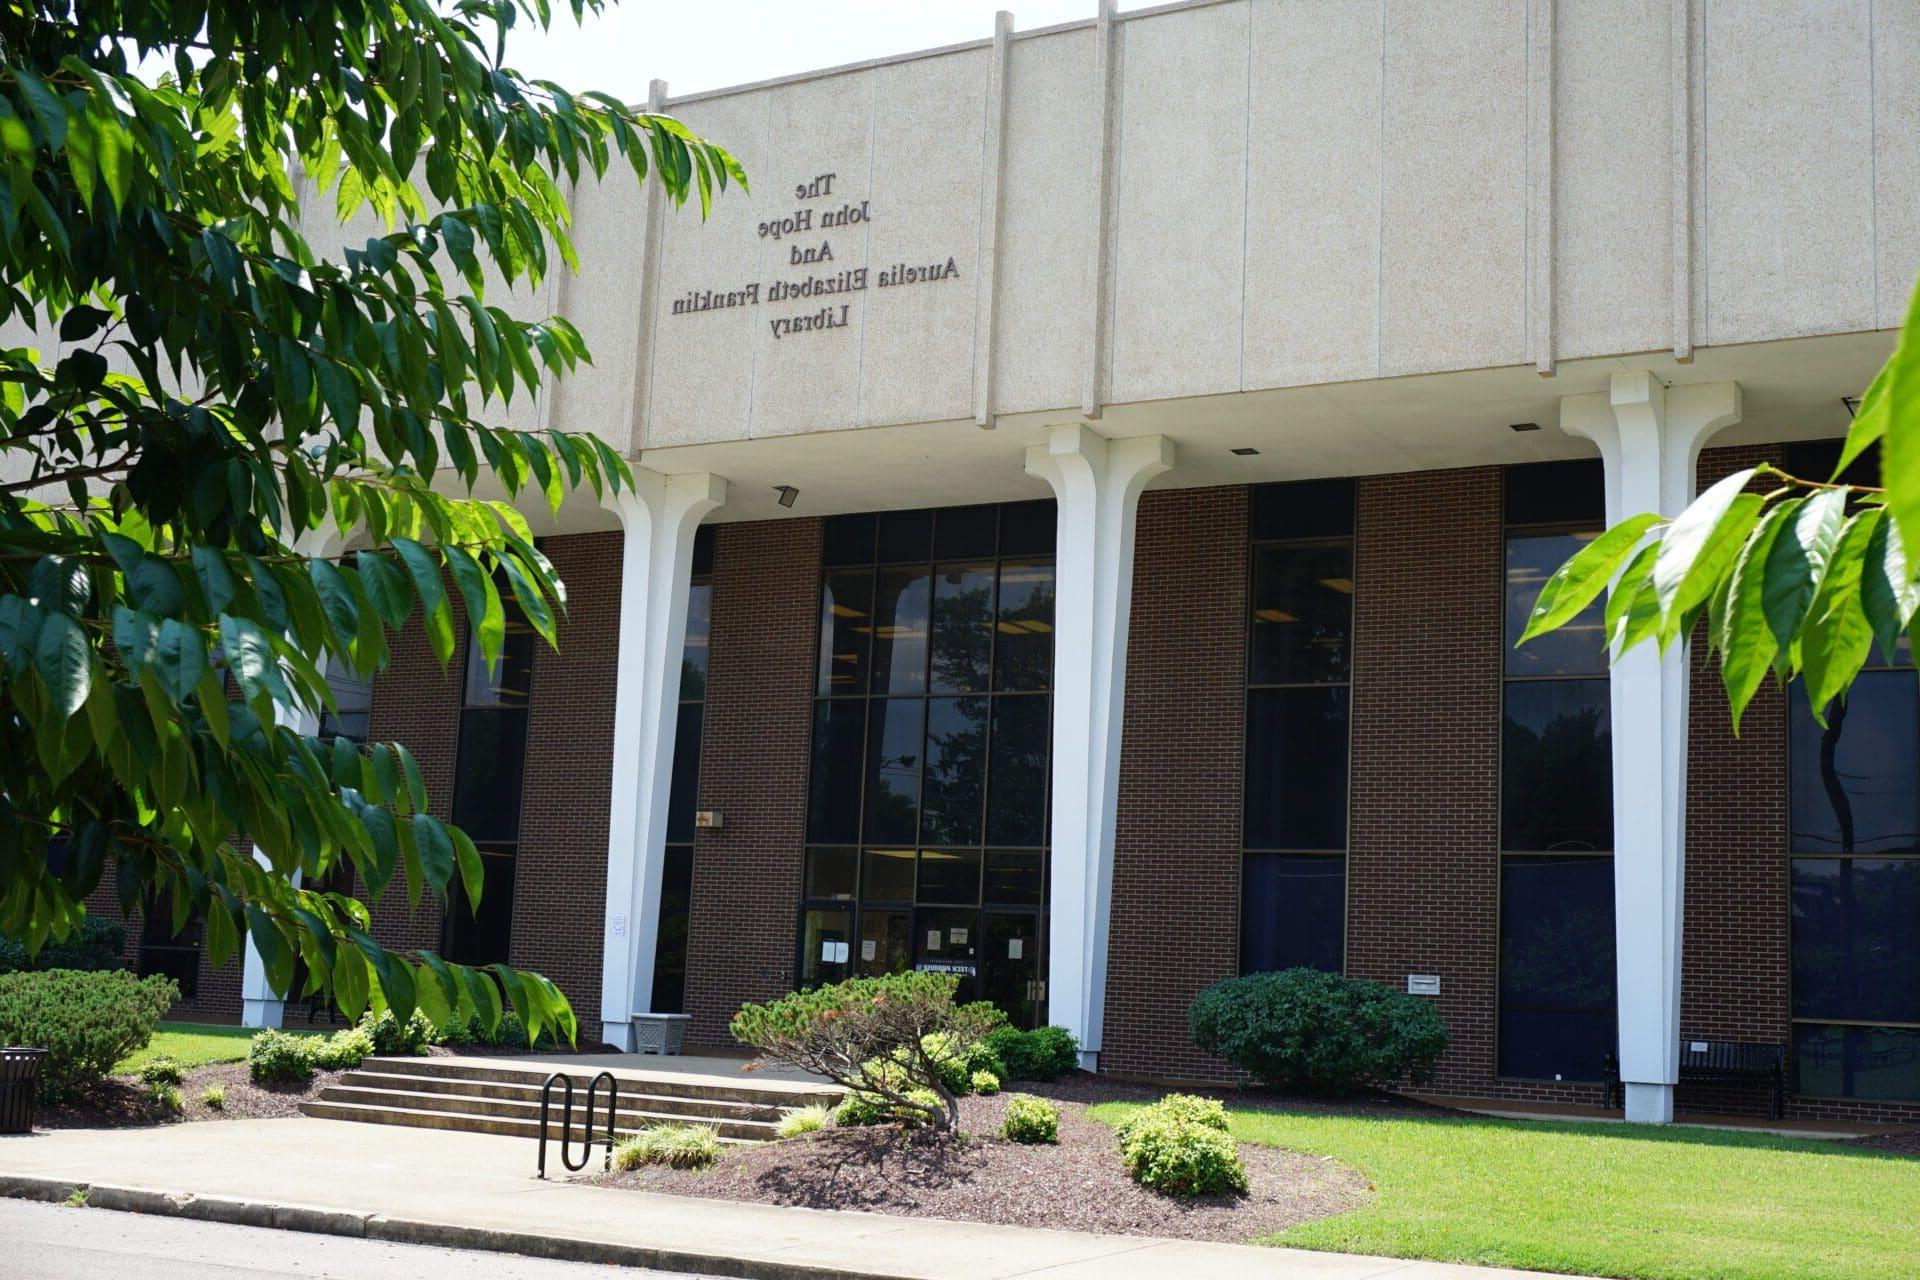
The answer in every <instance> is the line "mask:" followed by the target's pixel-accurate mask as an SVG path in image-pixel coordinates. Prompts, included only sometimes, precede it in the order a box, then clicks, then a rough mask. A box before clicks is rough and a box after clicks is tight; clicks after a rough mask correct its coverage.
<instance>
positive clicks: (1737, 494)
mask: <svg viewBox="0 0 1920 1280" xmlns="http://www.w3.org/2000/svg"><path fill="white" fill-rule="evenodd" d="M1755 470H1756V468H1753V467H1748V468H1747V469H1746V470H1744V471H1736V472H1734V473H1733V474H1732V475H1730V476H1726V477H1724V478H1723V479H1721V480H1719V481H1718V482H1716V483H1714V484H1713V485H1711V486H1709V487H1708V489H1707V491H1706V492H1705V493H1703V494H1701V495H1700V496H1699V497H1698V498H1695V499H1694V500H1693V502H1692V503H1690V504H1689V505H1688V507H1687V509H1686V510H1685V511H1682V512H1681V513H1680V514H1679V515H1678V516H1677V517H1675V519H1674V522H1673V524H1672V525H1671V526H1670V527H1669V528H1668V529H1667V531H1666V533H1665V534H1664V535H1663V536H1662V537H1661V539H1660V553H1659V554H1658V555H1657V556H1655V557H1654V561H1653V591H1654V596H1655V598H1656V599H1658V600H1659V602H1660V623H1661V626H1662V627H1663V628H1670V627H1671V625H1672V622H1673V619H1674V618H1675V617H1676V616H1677V615H1681V614H1684V613H1686V612H1687V610H1689V609H1692V608H1693V607H1694V606H1695V605H1697V604H1700V603H1701V602H1703V601H1705V600H1706V598H1707V596H1708V595H1709V594H1711V592H1712V591H1713V586H1714V584H1715V583H1716V582H1718V581H1719V579H1720V575H1721V574H1722V573H1723V572H1725V570H1726V568H1727V566H1728V565H1730V564H1731V563H1732V561H1733V557H1734V555H1735V554H1736V553H1737V552H1738V551H1739V548H1740V546H1741V545H1742V544H1743V543H1745V541H1746V539H1747V534H1748V533H1750V532H1752V530H1753V526H1754V524H1755V522H1757V521H1758V520H1759V518H1760V498H1759V496H1758V495H1755V494H1749V493H1743V492H1742V490H1744V489H1745V488H1746V487H1747V482H1748V481H1750V480H1752V479H1753V475H1754V471H1755ZM1742 499H1744V501H1742Z"/></svg>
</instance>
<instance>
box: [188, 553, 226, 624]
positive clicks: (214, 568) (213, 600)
mask: <svg viewBox="0 0 1920 1280" xmlns="http://www.w3.org/2000/svg"><path fill="white" fill-rule="evenodd" d="M193 572H194V576H195V577H197V578H199V580H200V594H201V595H202V596H203V597H204V598H205V599H206V604H207V613H208V615H209V616H211V617H218V616H219V615H221V614H223V613H225V612H226V611H227V606H229V605H231V604H232V603H233V571H232V570H231V569H229V568H228V567H227V558H226V557H225V556H223V555H221V554H220V553H219V552H218V551H215V550H214V549H213V548H212V547H195V548H194V549H193Z"/></svg>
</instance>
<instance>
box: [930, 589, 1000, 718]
mask: <svg viewBox="0 0 1920 1280" xmlns="http://www.w3.org/2000/svg"><path fill="white" fill-rule="evenodd" d="M992 661H993V565H992V564H990V563H989V564H960V565H955V564H949V565H942V566H940V567H939V568H937V569H935V570H934V574H933V691H934V692H935V693H976V692H979V691H982V690H984V689H985V688H986V687H987V675H988V669H989V667H990V665H991V663H992Z"/></svg>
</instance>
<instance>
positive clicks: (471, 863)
mask: <svg viewBox="0 0 1920 1280" xmlns="http://www.w3.org/2000/svg"><path fill="white" fill-rule="evenodd" d="M447 835H448V836H449V837H450V838H451V839H452V840H453V853H454V860H455V862H456V863H457V864H458V865H459V868H460V884H461V886H462V887H463V888H465V889H466V891H467V910H469V911H475V912H477V911H479V910H480V890H481V888H482V882H483V879H484V877H485V875H486V871H485V869H484V867H483V866H482V864H481V861H480V851H479V850H478V849H476V848H475V847H474V844H473V838H472V837H471V836H469V835H468V834H467V833H466V832H464V831H462V830H461V829H460V828H459V827H448V828H447Z"/></svg>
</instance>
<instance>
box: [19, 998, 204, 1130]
mask: <svg viewBox="0 0 1920 1280" xmlns="http://www.w3.org/2000/svg"><path fill="white" fill-rule="evenodd" d="M179 998H180V988H179V986H177V985H176V984H175V983H174V981H173V979H171V978H163V977H158V976H155V977H151V978H140V977H135V976H134V975H133V974H131V973H129V972H127V971H126V970H124V969H111V970H97V971H91V972H88V971H82V970H75V969H51V970H46V971H40V972H27V973H8V974H0V1044H9V1045H20V1046H23V1047H28V1048H35V1049H45V1050H46V1051H47V1056H46V1060H45V1061H44V1062H43V1063H42V1064H41V1068H40V1098H41V1100H42V1101H43V1102H59V1101H62V1100H64V1099H66V1098H69V1097H72V1096H73V1095H74V1094H75V1093H76V1092H78V1091H79V1090H81V1089H83V1088H85V1087H86V1086H88V1085H90V1084H93V1083H95V1082H97V1081H100V1080H103V1079H105V1078H106V1077H107V1076H108V1075H109V1074H110V1073H111V1072H112V1071H113V1068H114V1065H115V1064H116V1063H118V1062H120V1061H121V1060H122V1059H123V1058H125V1057H127V1056H128V1055H129V1054H133V1053H138V1052H139V1051H140V1050H142V1049H144V1048H146V1047H147V1044H148V1043H149V1042H150V1041H151V1040H152V1039H153V1029H154V1027H155V1026H157V1025H158V1024H159V1022H160V1018H161V1015H163V1014H164V1013H166V1011H167V1010H168V1009H169V1008H170V1007H172V1005H173V1002H174V1001H176V1000H178V999H179Z"/></svg>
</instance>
